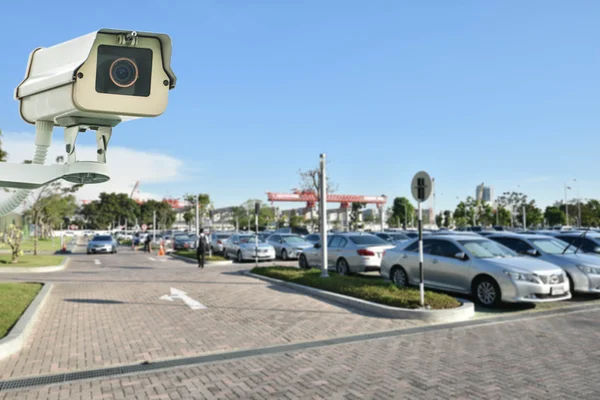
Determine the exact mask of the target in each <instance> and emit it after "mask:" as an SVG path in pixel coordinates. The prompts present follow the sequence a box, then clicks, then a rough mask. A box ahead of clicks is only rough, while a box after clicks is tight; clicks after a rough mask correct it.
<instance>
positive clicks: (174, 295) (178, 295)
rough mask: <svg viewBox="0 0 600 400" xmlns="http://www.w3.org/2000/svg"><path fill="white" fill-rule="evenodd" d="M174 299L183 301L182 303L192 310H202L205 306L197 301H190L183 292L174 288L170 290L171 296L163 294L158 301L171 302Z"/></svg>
mask: <svg viewBox="0 0 600 400" xmlns="http://www.w3.org/2000/svg"><path fill="white" fill-rule="evenodd" d="M175 299H181V300H183V302H184V303H185V304H187V305H188V306H189V307H190V308H191V309H192V310H202V309H205V308H206V306H205V305H204V304H202V303H200V302H199V301H197V300H194V299H192V298H191V297H189V296H188V295H187V293H186V292H184V291H183V290H179V289H175V288H171V295H168V294H165V295H164V296H161V297H160V298H159V300H168V301H173V300H175Z"/></svg>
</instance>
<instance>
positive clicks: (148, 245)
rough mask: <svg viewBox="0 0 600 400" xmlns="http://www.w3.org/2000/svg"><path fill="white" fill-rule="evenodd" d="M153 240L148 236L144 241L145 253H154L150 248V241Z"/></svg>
mask: <svg viewBox="0 0 600 400" xmlns="http://www.w3.org/2000/svg"><path fill="white" fill-rule="evenodd" d="M151 240H152V239H151V238H150V235H146V240H144V251H145V252H146V253H150V252H151V251H152V249H151V248H150V241H151Z"/></svg>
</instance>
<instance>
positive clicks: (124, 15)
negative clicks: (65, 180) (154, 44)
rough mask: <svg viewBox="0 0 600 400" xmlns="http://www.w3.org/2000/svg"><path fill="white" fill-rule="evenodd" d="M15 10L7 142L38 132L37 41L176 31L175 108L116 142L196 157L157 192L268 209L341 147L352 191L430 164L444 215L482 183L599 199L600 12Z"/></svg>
mask: <svg viewBox="0 0 600 400" xmlns="http://www.w3.org/2000/svg"><path fill="white" fill-rule="evenodd" d="M146 4H148V5H147V6H146ZM66 10H69V12H70V13H71V14H70V15H72V16H74V15H77V16H78V17H77V18H73V19H72V20H68V21H67V20H65V19H64V17H65V15H67V14H66ZM77 12H78V13H79V14H75V13H77ZM3 15H4V16H5V18H4V20H3V24H2V25H1V26H0V33H2V35H1V36H0V48H2V51H3V55H4V57H2V58H3V61H2V64H1V66H0V68H1V73H2V74H1V76H2V79H0V128H2V129H3V131H4V132H5V138H4V139H3V140H4V142H6V146H8V145H9V144H10V138H11V136H10V135H11V133H15V132H33V129H32V127H31V126H30V125H27V124H26V123H24V122H22V121H21V119H20V117H19V114H18V103H17V102H16V101H14V100H13V97H12V96H13V90H14V88H15V87H16V86H17V85H18V83H19V82H20V81H21V79H22V78H23V74H24V70H25V66H26V62H27V57H28V54H29V52H30V51H31V50H32V49H34V48H35V47H38V46H50V45H53V44H56V43H59V42H62V41H65V40H68V39H70V38H73V37H77V36H80V35H83V34H86V33H89V32H91V31H94V30H96V29H99V28H102V27H110V28H120V29H121V28H122V29H135V30H149V31H158V32H164V33H168V34H169V35H170V36H171V37H172V40H173V45H174V50H173V60H172V66H173V69H174V71H175V73H176V74H177V77H178V86H177V88H176V89H175V90H174V91H172V92H171V97H170V103H169V108H168V110H167V112H166V113H165V114H164V115H163V116H161V117H159V118H156V119H145V120H138V121H132V122H129V123H124V124H122V125H120V126H118V127H117V128H116V130H115V132H114V135H113V139H112V142H111V145H112V146H117V147H122V148H127V149H135V150H137V151H139V152H142V153H143V152H147V153H148V154H150V155H149V156H148V162H149V163H151V162H153V161H152V160H153V158H152V157H153V155H164V156H168V157H171V158H173V159H177V160H180V162H181V163H180V164H176V166H175V167H170V166H169V165H170V164H167V166H166V167H165V168H167V167H168V168H177V169H176V173H175V174H171V175H169V176H168V178H165V179H156V180H155V181H154V182H152V181H150V180H149V179H147V180H146V181H145V180H144V179H146V178H145V177H143V176H142V178H140V179H142V182H141V187H142V189H143V191H144V192H147V193H152V194H155V195H158V196H163V195H170V196H179V195H181V194H183V193H185V192H208V193H210V194H211V196H212V197H213V200H214V202H215V205H216V206H225V205H232V204H239V203H241V202H243V201H244V200H246V199H248V198H261V199H264V200H266V196H265V195H264V193H265V192H266V191H283V192H285V191H289V190H290V189H291V188H294V187H296V186H297V184H298V178H297V171H298V169H305V168H310V167H313V166H316V165H317V164H318V159H319V154H320V153H322V152H325V153H327V154H328V158H329V160H330V164H329V172H330V175H331V178H332V179H333V180H334V181H335V182H336V183H337V184H338V185H339V192H341V193H352V194H368V195H379V194H386V195H388V196H389V197H395V196H400V195H404V196H408V195H409V184H410V180H411V177H412V175H413V174H414V173H415V172H417V171H419V170H421V169H424V170H426V171H428V172H429V173H430V174H431V175H432V176H433V177H435V179H436V183H437V194H438V196H437V208H438V209H442V208H452V209H453V208H454V206H455V204H456V202H457V200H456V197H457V196H458V197H460V198H461V199H462V198H465V197H466V196H467V195H471V196H472V195H473V194H474V190H475V186H476V185H477V184H479V183H481V182H485V183H486V184H490V185H492V186H494V187H495V190H496V193H501V192H503V191H507V190H515V189H517V188H518V189H519V190H520V191H523V192H524V193H526V194H528V195H529V196H530V197H533V198H535V199H536V200H537V201H538V203H540V204H541V205H544V206H545V205H547V204H549V203H552V202H553V201H555V200H558V199H561V198H562V197H563V185H564V182H565V181H567V180H572V179H573V178H576V179H577V182H576V183H575V184H574V185H573V188H574V190H573V191H572V192H571V194H572V195H574V196H576V195H577V193H579V194H580V195H581V197H595V198H600V185H599V183H600V179H599V178H598V172H597V168H596V167H597V165H598V161H597V156H598V149H599V148H600V146H599V145H600V136H599V135H598V128H599V125H600V124H599V122H600V112H598V106H599V105H598V96H599V95H598V94H599V93H600V79H599V76H600V75H599V74H600V57H599V54H600V53H599V50H600V44H599V43H600V42H598V37H599V33H600V25H599V24H598V22H597V17H598V15H600V3H598V2H594V1H578V2H559V1H529V2H521V1H502V2H494V3H493V4H492V2H481V1H455V2H449V1H429V2H404V1H375V2H370V3H366V2H362V1H348V0H345V1H316V0H314V1H302V2H299V1H297V2H292V1H275V0H271V1H258V0H254V1H241V0H240V1H196V2H191V1H177V0H173V1H170V2H164V1H146V2H137V3H135V2H134V3H127V4H126V3H124V2H122V1H103V2H80V3H77V5H75V4H74V3H73V2H67V1H61V0H54V1H52V2H42V1H28V2H10V3H7V4H5V5H3ZM6 136H8V139H9V140H8V141H7V138H6ZM61 140H62V133H61V132H57V133H56V136H55V145H56V146H59V147H60V146H62V143H61ZM85 143H92V141H90V140H87V141H85ZM32 148H33V143H32ZM7 150H8V151H9V152H10V151H11V149H10V147H8V148H7ZM108 154H109V162H110V154H111V153H110V148H109V153H108ZM153 173H154V172H153ZM173 175H175V176H173ZM127 179H128V181H129V180H130V181H131V182H130V185H131V186H132V185H133V181H134V180H135V179H134V178H133V177H131V178H130V177H127ZM106 188H110V186H106ZM284 206H285V205H284Z"/></svg>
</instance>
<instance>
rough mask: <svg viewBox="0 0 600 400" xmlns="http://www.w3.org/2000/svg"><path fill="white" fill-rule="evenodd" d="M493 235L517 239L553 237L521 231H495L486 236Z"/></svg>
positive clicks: (492, 236) (493, 236)
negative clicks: (495, 232)
mask: <svg viewBox="0 0 600 400" xmlns="http://www.w3.org/2000/svg"><path fill="white" fill-rule="evenodd" d="M495 237H508V238H511V237H513V238H517V239H553V237H552V236H548V235H538V234H536V235H528V234H521V233H512V232H511V233H497V234H494V235H490V236H488V238H495Z"/></svg>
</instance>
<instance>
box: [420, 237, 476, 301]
mask: <svg viewBox="0 0 600 400" xmlns="http://www.w3.org/2000/svg"><path fill="white" fill-rule="evenodd" d="M433 242H434V243H432V244H431V249H430V250H429V257H428V259H429V262H428V263H427V268H431V272H430V271H429V270H426V271H425V276H428V274H429V276H430V279H431V280H432V281H434V284H435V285H436V286H439V287H441V288H444V289H447V290H451V291H460V292H464V291H468V290H469V286H470V282H471V279H470V267H469V262H468V261H465V260H459V259H457V258H456V257H455V255H456V254H457V253H461V252H462V250H460V248H459V247H458V246H457V245H455V244H454V243H452V242H451V241H449V240H443V239H436V240H434V241H433Z"/></svg>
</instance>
